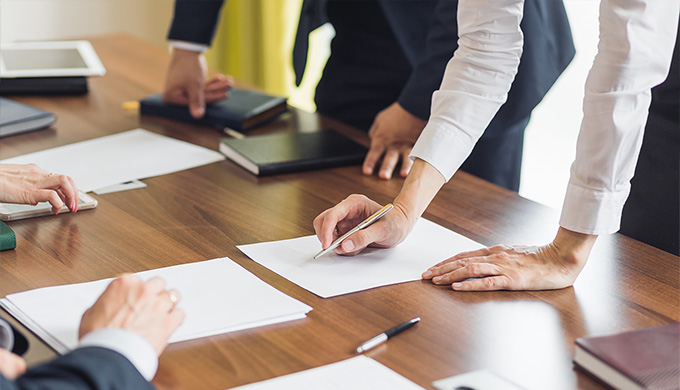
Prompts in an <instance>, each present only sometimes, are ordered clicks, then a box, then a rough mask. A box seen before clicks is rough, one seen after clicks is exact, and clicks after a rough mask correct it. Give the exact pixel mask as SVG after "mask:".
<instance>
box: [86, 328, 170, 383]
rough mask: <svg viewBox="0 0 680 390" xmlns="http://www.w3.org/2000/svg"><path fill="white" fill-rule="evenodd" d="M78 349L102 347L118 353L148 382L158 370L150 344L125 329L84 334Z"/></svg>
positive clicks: (104, 329)
mask: <svg viewBox="0 0 680 390" xmlns="http://www.w3.org/2000/svg"><path fill="white" fill-rule="evenodd" d="M78 347H102V348H107V349H110V350H112V351H115V352H118V353H120V354H121V355H123V356H125V357H126V358H127V360H129V361H130V363H132V365H133V366H135V368H136V369H137V371H139V373H140V374H142V376H143V377H144V379H146V380H147V381H149V382H150V381H151V380H152V379H153V377H154V376H155V375H156V371H157V370H158V356H157V355H156V351H155V350H154V349H153V347H152V346H151V344H150V343H149V342H148V341H146V339H144V338H143V337H142V336H139V335H138V334H136V333H133V332H131V331H129V330H126V329H119V328H102V329H98V330H95V331H93V332H90V333H88V334H86V335H85V337H83V338H82V339H81V340H80V344H79V345H78Z"/></svg>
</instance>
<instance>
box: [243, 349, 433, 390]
mask: <svg viewBox="0 0 680 390" xmlns="http://www.w3.org/2000/svg"><path fill="white" fill-rule="evenodd" d="M236 389H238V390H269V389H272V390H286V389H290V390H317V389H324V390H335V389H337V390H345V389H352V390H363V389H366V390H373V389H392V390H397V389H403V390H422V389H423V388H422V387H420V386H418V385H416V384H415V383H413V382H411V381H410V380H408V379H406V378H404V377H403V376H401V375H399V374H397V373H396V372H394V371H392V370H390V369H389V368H387V367H385V366H383V365H382V364H380V363H378V362H376V361H375V360H373V359H370V358H367V357H365V356H363V355H361V356H357V357H354V358H351V359H347V360H343V361H339V362H337V363H333V364H328V365H326V366H321V367H317V368H312V369H310V370H305V371H301V372H296V373H294V374H290V375H285V376H281V377H278V378H274V379H269V380H266V381H263V382H257V383H253V384H250V385H245V386H241V387H237V388H235V389H234V390H236Z"/></svg>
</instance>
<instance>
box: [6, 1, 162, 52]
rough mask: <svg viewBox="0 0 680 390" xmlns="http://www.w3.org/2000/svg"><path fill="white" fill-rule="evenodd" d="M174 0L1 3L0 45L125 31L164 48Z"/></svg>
mask: <svg viewBox="0 0 680 390" xmlns="http://www.w3.org/2000/svg"><path fill="white" fill-rule="evenodd" d="M173 4H174V1H173V0H0V42H13V41H25V40H58V39H69V38H78V37H83V36H88V35H100V34H109V33H116V32H125V33H128V34H131V35H135V36H138V37H141V38H144V39H146V40H148V41H150V42H152V43H155V44H157V45H164V44H165V43H164V42H165V35H166V34H167V31H168V26H169V25H170V19H171V18H172V5H173Z"/></svg>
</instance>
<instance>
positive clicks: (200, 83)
mask: <svg viewBox="0 0 680 390" xmlns="http://www.w3.org/2000/svg"><path fill="white" fill-rule="evenodd" d="M207 69H208V67H207V65H206V63H205V57H204V56H203V54H201V53H198V52H194V51H190V50H182V49H174V50H173V52H172V59H171V60H170V67H169V68H168V73H167V75H166V79H165V90H164V91H163V101H165V102H167V103H172V104H179V105H184V106H186V105H188V106H189V111H190V112H191V116H193V117H194V118H197V119H198V118H201V117H203V115H205V104H206V103H212V102H214V101H216V100H220V99H224V98H226V97H227V96H228V93H227V90H228V89H229V88H231V87H232V85H233V84H234V80H233V79H232V78H231V77H230V76H225V75H221V74H220V75H217V76H215V77H214V78H212V79H210V80H208V82H206V83H205V84H204V80H205V79H206V76H207V73H208V70H207Z"/></svg>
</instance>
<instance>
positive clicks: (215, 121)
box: [139, 88, 288, 131]
mask: <svg viewBox="0 0 680 390" xmlns="http://www.w3.org/2000/svg"><path fill="white" fill-rule="evenodd" d="M139 109H140V112H141V113H142V114H149V115H156V116H160V117H164V118H170V119H176V120H181V121H186V122H192V123H198V124H202V125H209V126H214V127H217V128H220V129H223V128H225V127H228V128H231V129H234V130H237V131H247V130H249V129H251V128H253V127H255V126H258V125H260V124H263V123H266V122H268V121H270V120H272V119H275V118H276V117H278V116H279V115H281V114H282V113H284V112H285V111H286V110H287V109H288V106H287V105H286V98H283V97H280V96H272V95H267V94H264V93H260V92H255V91H246V90H243V89H235V88H232V89H230V90H229V97H228V98H226V99H222V100H219V101H217V102H214V103H210V104H207V105H206V108H205V115H204V116H203V117H202V118H200V119H195V118H194V117H192V116H191V114H190V113H189V108H188V107H187V106H178V105H174V104H169V103H165V102H164V101H163V98H162V96H161V94H155V95H151V96H149V97H147V98H144V99H142V100H141V101H140V107H139Z"/></svg>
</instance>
